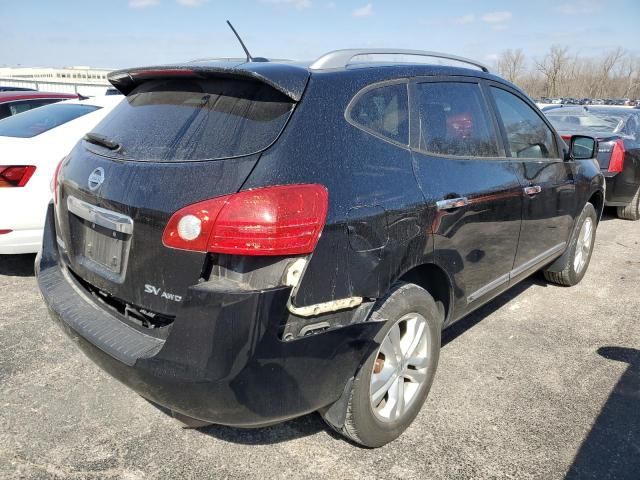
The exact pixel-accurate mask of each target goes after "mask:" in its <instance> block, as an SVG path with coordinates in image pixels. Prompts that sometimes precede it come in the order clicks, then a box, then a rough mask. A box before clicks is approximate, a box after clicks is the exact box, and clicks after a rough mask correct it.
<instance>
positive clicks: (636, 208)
mask: <svg viewBox="0 0 640 480" xmlns="http://www.w3.org/2000/svg"><path fill="white" fill-rule="evenodd" d="M618 217H620V218H624V219H625V220H638V219H640V188H639V189H638V191H637V192H636V194H635V195H634V196H633V199H632V200H631V203H629V205H627V206H625V207H618Z"/></svg>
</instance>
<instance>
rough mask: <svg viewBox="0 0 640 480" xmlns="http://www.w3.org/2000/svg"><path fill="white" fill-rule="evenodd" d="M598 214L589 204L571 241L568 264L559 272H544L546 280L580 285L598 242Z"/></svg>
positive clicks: (570, 285)
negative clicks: (595, 244)
mask: <svg viewBox="0 0 640 480" xmlns="http://www.w3.org/2000/svg"><path fill="white" fill-rule="evenodd" d="M597 225H598V214H597V213H596V209H595V208H594V206H593V205H592V204H590V203H587V204H586V205H585V207H584V209H583V210H582V213H581V214H580V217H578V220H577V222H576V226H575V231H574V233H573V235H571V240H570V241H569V242H570V243H569V246H568V248H569V255H568V257H567V263H566V265H565V266H564V268H563V269H562V270H561V271H559V272H549V271H544V278H545V279H546V280H547V281H549V282H551V283H555V284H557V285H562V286H565V287H572V286H574V285H577V284H578V283H580V281H581V280H582V278H583V277H584V275H585V273H587V269H588V268H589V262H590V261H591V254H592V253H593V245H594V243H595V241H596V226H597Z"/></svg>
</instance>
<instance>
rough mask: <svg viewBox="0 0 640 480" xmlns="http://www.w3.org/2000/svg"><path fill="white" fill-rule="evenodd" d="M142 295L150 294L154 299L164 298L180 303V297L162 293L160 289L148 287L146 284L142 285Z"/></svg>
mask: <svg viewBox="0 0 640 480" xmlns="http://www.w3.org/2000/svg"><path fill="white" fill-rule="evenodd" d="M144 293H152V294H153V295H155V296H156V297H160V298H165V299H167V300H171V301H173V302H181V301H182V297H181V296H180V295H175V294H173V293H169V292H163V291H162V289H161V288H160V287H154V286H153V285H149V284H148V283H145V285H144Z"/></svg>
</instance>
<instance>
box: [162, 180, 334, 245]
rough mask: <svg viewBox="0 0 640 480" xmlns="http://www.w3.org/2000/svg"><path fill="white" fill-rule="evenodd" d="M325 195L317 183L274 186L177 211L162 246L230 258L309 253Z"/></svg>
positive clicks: (321, 220)
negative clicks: (232, 256) (228, 255)
mask: <svg viewBox="0 0 640 480" xmlns="http://www.w3.org/2000/svg"><path fill="white" fill-rule="evenodd" d="M328 203H329V195H328V192H327V189H326V188H325V187H324V186H322V185H318V184H304V185H279V186H274V187H265V188H258V189H255V190H247V191H244V192H240V193H236V194H233V195H225V196H223V197H217V198H213V199H211V200H205V201H203V202H199V203H196V204H193V205H189V206H187V207H184V208H182V209H180V210H179V211H177V212H176V213H175V214H174V215H173V216H172V217H171V219H170V220H169V223H168V224H167V227H166V228H165V231H164V234H163V236H162V242H163V243H164V245H165V246H167V247H170V248H177V249H182V250H192V251H200V252H212V253H226V254H232V255H301V254H307V253H311V252H313V250H314V249H315V247H316V244H317V243H318V239H319V238H320V234H321V232H322V229H323V227H324V224H325V220H326V216H327V209H328Z"/></svg>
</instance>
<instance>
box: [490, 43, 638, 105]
mask: <svg viewBox="0 0 640 480" xmlns="http://www.w3.org/2000/svg"><path fill="white" fill-rule="evenodd" d="M495 68H496V70H497V71H498V72H499V73H500V75H501V76H502V77H504V78H506V79H507V80H509V81H510V82H512V83H515V84H516V85H518V86H519V87H520V88H522V89H523V90H525V91H526V92H527V93H528V94H529V95H530V96H532V97H534V98H541V97H572V98H591V99H593V98H603V99H606V98H630V99H639V98H640V57H638V56H637V55H633V54H631V53H629V52H627V51H625V50H624V49H623V48H622V47H618V48H616V49H614V50H611V51H609V52H607V53H605V54H603V55H601V56H598V57H584V56H579V55H577V54H572V53H571V52H570V50H569V47H566V46H559V45H554V46H552V47H551V48H550V49H549V51H548V52H547V53H546V54H545V55H544V56H543V57H539V58H532V59H531V60H529V59H528V58H527V57H526V56H525V54H524V52H523V51H522V49H514V50H512V49H508V50H505V51H503V52H502V53H501V54H500V55H499V56H498V59H497V60H496V65H495Z"/></svg>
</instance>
